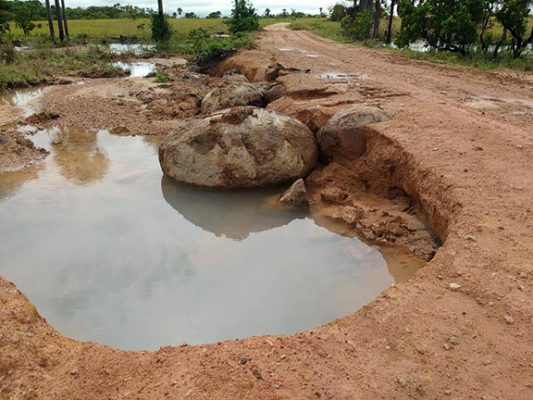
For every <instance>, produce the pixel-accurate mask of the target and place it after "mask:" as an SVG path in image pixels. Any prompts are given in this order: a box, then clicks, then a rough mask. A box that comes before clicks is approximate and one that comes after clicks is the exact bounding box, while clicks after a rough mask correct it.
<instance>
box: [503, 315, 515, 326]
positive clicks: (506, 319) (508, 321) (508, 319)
mask: <svg viewBox="0 0 533 400" xmlns="http://www.w3.org/2000/svg"><path fill="white" fill-rule="evenodd" d="M503 318H505V322H507V323H508V324H509V325H512V324H513V323H514V319H513V317H511V316H510V315H509V314H505V315H504V316H503Z"/></svg>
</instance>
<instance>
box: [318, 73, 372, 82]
mask: <svg viewBox="0 0 533 400" xmlns="http://www.w3.org/2000/svg"><path fill="white" fill-rule="evenodd" d="M319 76H320V77H321V78H324V79H339V80H341V79H359V80H364V79H368V75H365V74H360V73H357V72H352V73H345V72H326V73H324V74H320V75H319Z"/></svg>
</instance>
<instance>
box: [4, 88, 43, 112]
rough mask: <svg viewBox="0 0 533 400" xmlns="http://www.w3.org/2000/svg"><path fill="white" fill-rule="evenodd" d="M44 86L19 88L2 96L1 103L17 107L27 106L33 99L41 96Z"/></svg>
mask: <svg viewBox="0 0 533 400" xmlns="http://www.w3.org/2000/svg"><path fill="white" fill-rule="evenodd" d="M43 93H44V89H43V88H31V89H19V90H13V91H10V92H9V93H7V94H5V95H2V96H0V105H5V106H7V105H11V106H15V107H21V108H23V107H27V106H28V105H29V104H30V103H31V102H32V101H34V100H36V99H38V98H39V97H41V96H42V95H43Z"/></svg>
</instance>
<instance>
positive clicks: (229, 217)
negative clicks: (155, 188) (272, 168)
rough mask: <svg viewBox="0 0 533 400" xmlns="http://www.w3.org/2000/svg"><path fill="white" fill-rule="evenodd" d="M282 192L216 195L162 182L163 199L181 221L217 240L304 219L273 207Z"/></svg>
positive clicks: (269, 189) (170, 180)
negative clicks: (183, 218)
mask: <svg viewBox="0 0 533 400" xmlns="http://www.w3.org/2000/svg"><path fill="white" fill-rule="evenodd" d="M281 190H282V189H280V188H268V189H256V190H236V191H235V190H234V191H216V190H206V189H200V188H195V187H192V186H189V185H185V184H182V183H179V182H176V181H174V180H172V179H170V178H168V177H166V176H163V178H162V179H161V191H162V192H163V197H164V198H165V200H166V201H167V203H168V204H170V205H171V206H172V208H174V209H175V210H176V211H178V212H179V213H180V214H181V215H182V216H183V217H185V218H186V219H187V220H188V221H190V222H192V223H193V224H195V225H196V226H199V227H200V228H202V229H204V230H206V231H209V232H213V233H214V234H215V235H216V236H225V237H228V238H231V239H236V240H243V239H246V238H247V237H248V235H249V234H250V233H254V232H262V231H266V230H269V229H272V228H276V227H279V226H283V225H286V224H288V223H289V222H290V221H292V220H293V219H296V218H304V217H305V215H306V213H305V212H303V211H288V210H285V209H282V208H281V207H277V206H276V203H277V199H278V197H279V193H280V191H281Z"/></svg>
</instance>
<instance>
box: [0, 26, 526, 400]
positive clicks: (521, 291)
mask: <svg viewBox="0 0 533 400" xmlns="http://www.w3.org/2000/svg"><path fill="white" fill-rule="evenodd" d="M274 62H279V63H281V64H283V65H285V66H287V67H297V68H309V69H311V71H310V73H308V74H291V75H288V76H285V77H281V78H279V80H280V81H282V82H283V83H284V85H285V87H286V89H287V93H286V96H285V98H282V99H280V100H277V101H276V102H274V103H272V104H271V105H270V106H269V107H270V108H273V109H278V110H283V111H286V112H288V113H290V114H293V115H296V116H297V117H299V118H301V119H304V120H307V122H313V121H314V122H315V123H319V121H320V119H321V118H325V117H326V116H327V115H330V114H331V112H332V111H334V110H336V109H337V108H339V107H343V106H345V105H346V104H350V103H353V102H356V103H361V102H363V103H367V104H374V105H378V106H380V107H382V108H383V109H384V110H386V111H387V112H389V113H390V114H391V115H392V116H393V118H392V119H391V121H389V122H385V123H381V124H379V125H376V128H375V130H374V131H373V132H374V133H373V135H374V136H376V137H377V138H378V139H376V140H374V141H373V142H372V143H371V145H372V146H373V147H371V149H372V151H373V154H375V155H376V156H375V158H373V159H369V160H368V163H369V164H368V165H367V167H368V170H369V171H371V170H375V171H380V173H379V174H375V175H372V174H371V173H370V172H369V179H370V182H369V185H372V180H376V181H379V180H383V179H385V178H384V176H383V174H381V172H382V170H381V169H380V168H381V167H382V165H380V164H379V160H381V159H385V158H386V157H389V156H390V157H389V158H387V160H388V161H389V162H390V163H391V164H390V165H387V168H388V169H387V171H389V172H388V174H389V175H390V176H388V177H387V179H388V180H389V181H390V182H394V183H396V184H398V185H401V187H402V188H403V189H404V190H405V191H406V192H407V193H408V194H409V195H411V196H413V197H414V198H415V199H417V200H418V201H419V202H420V204H421V205H422V207H423V208H424V210H425V212H426V213H427V215H428V218H429V221H430V222H431V224H432V226H433V230H434V232H435V233H436V234H437V235H438V236H439V237H440V239H441V240H442V241H443V245H442V247H441V248H440V249H439V250H438V252H437V254H436V255H435V257H434V258H433V260H432V261H431V262H430V263H429V264H428V265H427V266H426V267H425V268H423V269H422V270H420V271H419V272H418V273H417V274H416V275H415V277H414V278H412V279H411V280H409V281H408V282H405V283H402V284H397V285H395V286H392V287H391V288H389V289H388V290H387V291H385V292H384V293H383V294H382V295H381V296H380V297H379V298H377V299H376V300H375V301H373V302H372V303H370V304H369V305H368V306H366V307H364V308H363V309H361V310H359V311H358V312H355V313H354V314H352V315H350V316H347V317H345V318H342V319H339V320H336V321H333V322H331V323H329V324H327V325H325V326H322V327H319V328H317V329H313V330H310V331H308V332H305V333H302V334H299V335H295V336H284V337H258V338H250V339H245V340H236V341H229V342H223V343H217V344H213V345H208V346H194V347H191V346H181V347H168V348H162V349H161V350H160V351H157V352H152V353H147V352H121V351H117V350H113V349H110V348H107V347H104V346H99V345H95V344H90V343H79V342H75V341H72V340H70V339H67V338H64V337H62V336H61V335H59V334H58V333H57V332H56V331H54V330H53V328H52V327H50V326H49V325H48V324H47V323H46V321H44V320H43V319H41V318H40V317H39V316H38V314H37V313H36V311H35V309H34V308H33V307H32V306H31V305H29V303H28V302H27V301H26V300H25V298H24V297H23V295H22V294H21V293H19V292H18V291H17V290H16V289H15V287H14V286H13V285H12V284H10V283H8V282H6V281H4V280H0V303H1V307H0V388H1V391H0V397H1V398H2V399H4V398H6V399H10V398H17V399H18V398H28V399H30V398H45V399H119V398H120V399H123V398H128V399H164V398H171V399H182V398H187V399H195V398H198V399H202V398H205V399H207V398H209V399H244V398H246V399H312V398H316V399H319V398H320V399H365V400H366V399H406V398H415V399H442V398H450V399H485V400H488V399H524V400H525V399H531V398H533V263H532V261H531V260H532V259H533V240H532V239H533V214H532V212H533V211H532V209H533V202H532V200H531V199H532V198H533V173H532V171H533V78H532V75H529V76H527V75H522V74H518V73H511V72H509V73H492V72H491V73H488V72H487V73H486V72H480V71H474V70H468V69H463V68H459V67H450V66H445V65H436V64H430V63H426V62H420V61H411V60H407V59H405V58H403V57H401V56H400V55H397V54H394V53H388V52H380V51H375V50H369V49H364V48H359V47H352V46H345V45H340V44H336V43H333V42H331V41H328V40H324V39H320V38H317V37H315V36H314V35H312V34H310V33H307V32H303V31H296V32H290V31H286V30H284V29H283V27H280V26H277V27H274V28H271V29H270V30H269V31H268V32H265V33H264V34H263V35H262V39H261V40H260V42H259V44H258V46H257V48H256V49H254V50H246V51H243V52H241V53H239V54H237V55H236V56H235V57H233V58H232V59H231V60H228V61H227V62H226V63H225V64H224V66H223V67H221V70H222V69H229V68H232V67H238V68H240V69H241V70H242V71H243V72H244V73H246V74H247V75H248V77H249V78H255V79H263V74H264V71H265V68H266V66H267V65H268V64H272V63H274ZM322 73H348V74H353V75H351V76H341V77H337V78H336V79H330V78H327V77H326V78H324V77H321V76H320V74H322ZM380 157H381V158H380ZM344 167H346V165H345V166H344ZM363 167H364V166H363ZM331 172H332V173H333V172H334V171H331ZM383 173H385V172H383ZM332 179H333V180H334V179H336V178H334V177H332ZM243 300H245V299H243Z"/></svg>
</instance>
